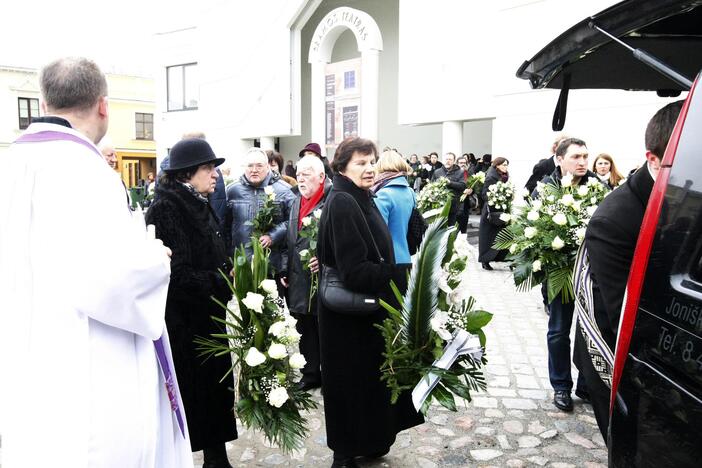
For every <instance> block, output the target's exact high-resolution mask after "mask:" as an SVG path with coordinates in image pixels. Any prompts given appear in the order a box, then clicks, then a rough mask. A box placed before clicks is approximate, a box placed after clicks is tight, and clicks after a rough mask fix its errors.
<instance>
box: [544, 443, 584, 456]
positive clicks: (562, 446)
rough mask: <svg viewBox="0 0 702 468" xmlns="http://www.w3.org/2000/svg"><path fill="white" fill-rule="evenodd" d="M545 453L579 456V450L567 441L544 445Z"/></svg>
mask: <svg viewBox="0 0 702 468" xmlns="http://www.w3.org/2000/svg"><path fill="white" fill-rule="evenodd" d="M544 454H545V455H550V456H553V457H559V458H577V457H578V451H577V450H573V446H572V445H570V444H566V443H562V442H560V443H555V444H551V445H547V446H546V447H544Z"/></svg>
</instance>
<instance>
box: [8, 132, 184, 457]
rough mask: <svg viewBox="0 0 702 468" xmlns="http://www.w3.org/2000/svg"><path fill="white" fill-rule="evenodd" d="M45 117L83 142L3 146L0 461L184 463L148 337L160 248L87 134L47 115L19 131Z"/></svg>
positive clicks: (159, 312) (165, 272)
mask: <svg viewBox="0 0 702 468" xmlns="http://www.w3.org/2000/svg"><path fill="white" fill-rule="evenodd" d="M45 131H52V132H62V133H63V134H70V135H73V136H74V137H75V136H77V137H79V138H81V139H82V140H84V141H85V142H87V144H81V143H77V142H75V141H64V140H58V141H56V140H54V141H46V142H31V143H22V144H19V143H15V144H13V145H12V146H11V147H10V148H9V150H8V151H7V152H6V153H4V154H3V158H2V164H1V166H0V167H2V169H3V173H4V174H3V175H4V177H3V181H2V183H0V435H1V436H2V467H3V468H23V467H39V466H42V467H72V468H73V467H76V468H87V467H99V468H112V467H114V468H126V467H129V468H151V467H158V468H161V467H163V468H180V467H192V466H193V460H192V453H191V451H190V442H189V440H188V433H187V426H185V435H182V434H181V432H180V429H179V428H178V425H177V422H176V419H175V417H174V413H173V412H172V411H171V404H170V401H169V398H168V394H167V391H166V388H165V385H164V377H163V375H162V373H161V370H160V368H159V365H158V362H157V357H156V353H155V351H154V344H153V340H156V339H158V338H159V337H160V336H161V335H162V333H164V330H165V321H164V311H165V303H166V294H167V290H168V282H169V278H170V265H169V260H168V257H167V256H166V254H165V251H164V249H163V247H162V246H159V245H158V244H157V243H156V242H155V241H153V240H148V239H147V236H146V230H145V227H144V226H143V223H142V225H141V226H139V224H138V223H137V222H136V221H135V219H134V218H133V214H132V212H131V211H130V210H129V209H128V206H127V201H126V195H125V191H124V187H123V186H122V183H121V181H120V180H119V176H118V175H117V174H116V173H115V172H114V171H113V170H112V169H111V168H110V167H109V166H108V165H107V163H106V162H105V161H104V160H103V159H102V158H101V157H100V156H99V154H96V151H97V149H96V148H95V147H94V145H93V144H92V142H89V141H88V140H87V138H86V137H85V136H84V135H82V134H81V133H79V132H78V131H76V130H73V129H70V128H67V127H63V126H61V125H57V124H50V123H34V124H32V125H31V126H30V127H29V129H28V130H27V133H29V134H32V133H37V132H45ZM164 336H165V340H164V341H165V345H166V354H167V357H168V359H170V348H169V347H168V338H167V335H165V334H164ZM171 362H172V361H171ZM175 393H176V396H177V399H178V400H180V396H179V394H178V391H177V385H176V388H175ZM179 404H180V407H181V411H182V402H180V401H179Z"/></svg>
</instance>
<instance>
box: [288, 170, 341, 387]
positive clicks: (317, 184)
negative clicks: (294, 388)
mask: <svg viewBox="0 0 702 468" xmlns="http://www.w3.org/2000/svg"><path fill="white" fill-rule="evenodd" d="M331 186H332V184H331V182H330V181H329V180H328V179H327V177H326V175H325V170H324V163H323V162H322V161H321V160H320V159H319V158H318V157H316V156H303V157H302V159H300V161H299V162H298V163H297V187H294V188H293V189H292V190H293V193H295V194H296V195H297V198H296V199H295V201H294V202H293V205H292V208H291V210H290V222H289V224H288V243H287V246H288V251H287V258H286V259H287V273H286V277H285V278H283V279H282V282H283V285H285V286H287V288H288V294H287V298H288V307H289V309H290V312H291V313H292V314H293V315H294V316H295V318H296V319H297V325H296V328H297V331H298V332H299V333H300V334H301V335H302V337H301V338H300V352H301V353H302V355H303V356H305V360H306V361H307V363H306V364H305V367H303V368H302V379H301V380H300V388H301V389H302V390H310V389H312V388H317V387H320V386H321V384H322V374H321V372H320V364H319V327H318V325H317V296H316V295H315V296H313V297H311V298H310V288H311V286H312V282H311V272H316V271H318V270H319V266H318V264H317V259H316V258H315V257H313V258H312V259H311V260H310V262H309V265H308V268H307V269H306V268H304V267H303V265H302V260H301V259H300V252H302V251H303V250H306V249H309V248H310V242H309V239H308V238H304V237H300V236H299V235H298V233H299V232H300V229H301V228H302V220H303V219H304V218H305V217H307V216H314V213H315V212H316V211H317V210H321V209H322V208H323V207H324V200H325V199H326V198H327V194H328V193H329V190H331Z"/></svg>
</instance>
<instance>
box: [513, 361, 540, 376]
mask: <svg viewBox="0 0 702 468" xmlns="http://www.w3.org/2000/svg"><path fill="white" fill-rule="evenodd" d="M527 361H528V360H527ZM512 362H513V364H511V365H510V366H509V367H510V371H511V372H512V373H513V374H526V375H533V374H534V368H533V367H532V366H531V365H530V364H528V363H526V364H522V363H514V362H515V361H514V360H512Z"/></svg>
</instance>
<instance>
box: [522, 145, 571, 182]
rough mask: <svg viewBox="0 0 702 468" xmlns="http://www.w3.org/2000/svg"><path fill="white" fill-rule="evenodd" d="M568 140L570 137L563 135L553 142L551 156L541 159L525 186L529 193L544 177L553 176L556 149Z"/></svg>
mask: <svg viewBox="0 0 702 468" xmlns="http://www.w3.org/2000/svg"><path fill="white" fill-rule="evenodd" d="M566 138H568V137H567V136H565V135H564V134H562V133H559V134H558V135H556V139H555V140H554V141H553V145H551V156H549V157H548V158H544V159H541V160H540V161H539V162H537V163H536V164H535V165H534V168H533V169H532V171H531V176H530V177H529V180H527V183H526V185H525V186H524V187H526V189H527V190H528V191H529V193H531V192H533V191H534V189H535V188H536V183H537V182H540V181H541V180H542V179H543V178H544V177H546V176H548V175H550V174H553V171H555V170H556V148H558V144H559V143H560V142H561V141H563V140H565V139H566Z"/></svg>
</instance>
